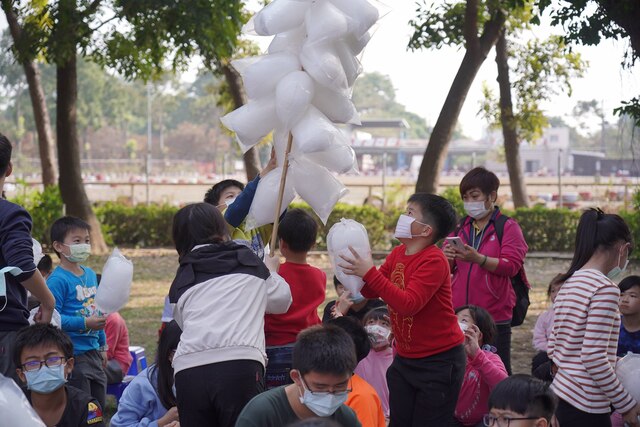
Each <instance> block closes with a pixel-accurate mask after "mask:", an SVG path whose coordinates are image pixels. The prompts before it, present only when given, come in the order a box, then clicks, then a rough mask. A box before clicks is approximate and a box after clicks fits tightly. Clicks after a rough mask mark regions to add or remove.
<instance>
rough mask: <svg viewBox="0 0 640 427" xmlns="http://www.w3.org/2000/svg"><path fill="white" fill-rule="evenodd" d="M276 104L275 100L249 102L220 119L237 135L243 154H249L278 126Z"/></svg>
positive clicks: (265, 99) (266, 99)
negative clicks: (252, 148) (248, 152)
mask: <svg viewBox="0 0 640 427" xmlns="http://www.w3.org/2000/svg"><path fill="white" fill-rule="evenodd" d="M277 120H278V115H277V114H276V103H275V99H274V98H264V99H257V100H255V101H249V102H248V103H247V104H245V105H243V106H242V107H240V108H238V109H235V110H233V111H232V112H230V113H229V114H227V115H225V116H224V117H221V118H220V121H221V122H222V124H223V125H225V126H226V127H227V128H228V129H229V130H232V131H234V132H235V133H236V137H237V139H238V142H239V143H240V146H241V148H242V152H243V153H244V152H247V151H248V150H249V149H250V148H251V147H253V146H254V145H256V144H257V143H258V142H260V140H261V139H262V138H264V137H265V136H267V135H268V134H269V132H271V130H272V129H273V128H274V127H275V125H276V124H277Z"/></svg>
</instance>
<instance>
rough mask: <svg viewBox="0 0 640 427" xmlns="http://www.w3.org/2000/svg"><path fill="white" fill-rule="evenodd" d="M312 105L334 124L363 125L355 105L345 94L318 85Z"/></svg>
mask: <svg viewBox="0 0 640 427" xmlns="http://www.w3.org/2000/svg"><path fill="white" fill-rule="evenodd" d="M311 103H312V104H313V105H314V106H315V107H317V108H318V110H320V111H321V112H322V113H323V114H324V115H325V116H327V117H328V118H329V119H330V120H331V121H332V122H334V123H351V124H354V125H358V126H360V124H361V123H360V117H359V116H358V112H357V111H356V107H355V105H353V102H351V99H349V97H348V96H347V95H345V94H344V93H341V92H336V91H333V90H331V89H329V88H326V87H324V86H320V85H316V93H315V95H314V97H313V101H311Z"/></svg>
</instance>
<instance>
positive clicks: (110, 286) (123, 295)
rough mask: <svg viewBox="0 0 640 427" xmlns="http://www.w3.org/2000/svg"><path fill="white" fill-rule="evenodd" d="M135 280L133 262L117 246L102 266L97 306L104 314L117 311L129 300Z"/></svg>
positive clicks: (96, 300) (96, 299)
mask: <svg viewBox="0 0 640 427" xmlns="http://www.w3.org/2000/svg"><path fill="white" fill-rule="evenodd" d="M132 282H133V263H132V262H131V261H130V260H128V259H126V258H125V257H124V256H123V255H122V253H121V252H120V251H119V250H118V248H115V249H114V250H113V252H112V253H111V256H109V259H107V262H106V263H105V264H104V267H103V268H102V279H101V280H100V285H99V286H98V291H97V292H96V298H95V303H96V308H97V309H98V310H99V311H101V312H102V313H103V314H108V313H115V312H116V311H118V310H120V309H121V308H122V307H124V306H125V304H126V303H127V301H128V300H129V293H130V292H131V283H132Z"/></svg>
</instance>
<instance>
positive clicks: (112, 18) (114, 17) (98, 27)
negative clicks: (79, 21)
mask: <svg viewBox="0 0 640 427" xmlns="http://www.w3.org/2000/svg"><path fill="white" fill-rule="evenodd" d="M118 18H119V16H118V15H113V16H112V17H111V18H109V19H107V20H106V21H104V22H102V23H101V24H100V25H98V26H97V27H94V28H90V30H91V31H96V30H99V29H100V28H102V27H104V26H105V25H106V24H108V23H109V22H111V21H113V20H114V19H118Z"/></svg>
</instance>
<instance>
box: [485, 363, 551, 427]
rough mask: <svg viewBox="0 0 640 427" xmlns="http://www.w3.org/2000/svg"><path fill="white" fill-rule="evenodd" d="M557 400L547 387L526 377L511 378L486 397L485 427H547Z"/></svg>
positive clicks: (534, 379)
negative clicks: (487, 400) (487, 410)
mask: <svg viewBox="0 0 640 427" xmlns="http://www.w3.org/2000/svg"><path fill="white" fill-rule="evenodd" d="M557 404H558V399H557V398H556V396H555V394H553V391H552V390H551V389H550V388H549V385H548V384H547V383H545V382H544V381H542V380H539V379H537V378H534V377H531V376H529V375H522V374H518V375H513V376H511V377H509V378H507V379H505V380H503V381H502V382H500V383H499V384H498V385H497V386H496V387H495V388H494V389H493V391H492V392H491V396H489V413H488V414H486V415H485V416H484V419H483V424H484V425H485V426H487V427H548V426H551V419H552V418H553V414H554V412H555V410H556V407H557Z"/></svg>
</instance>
